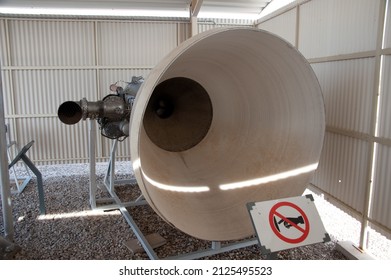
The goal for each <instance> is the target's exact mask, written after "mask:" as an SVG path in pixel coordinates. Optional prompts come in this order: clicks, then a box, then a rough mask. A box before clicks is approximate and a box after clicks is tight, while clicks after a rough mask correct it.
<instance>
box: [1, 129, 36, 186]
mask: <svg viewBox="0 0 391 280" xmlns="http://www.w3.org/2000/svg"><path fill="white" fill-rule="evenodd" d="M9 131H10V130H9V125H8V124H6V134H7V156H8V162H11V161H12V159H13V158H14V157H15V156H16V155H17V154H18V153H20V147H19V145H18V143H16V141H12V140H11V134H10V132H9ZM23 166H24V169H25V172H26V173H27V176H24V177H22V176H18V175H17V170H16V169H15V166H12V167H11V169H12V177H13V178H12V179H10V181H13V182H14V183H15V185H16V189H14V188H12V189H11V192H12V194H16V193H18V194H19V193H21V192H23V191H24V189H25V188H26V186H27V184H28V183H29V182H30V180H31V179H32V178H33V176H32V175H31V174H30V170H29V169H28V167H27V165H26V164H25V163H24V162H23Z"/></svg>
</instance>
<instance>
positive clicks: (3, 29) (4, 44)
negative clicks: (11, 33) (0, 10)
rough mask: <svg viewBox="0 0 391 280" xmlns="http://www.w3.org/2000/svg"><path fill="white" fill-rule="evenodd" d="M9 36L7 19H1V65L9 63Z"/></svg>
mask: <svg viewBox="0 0 391 280" xmlns="http://www.w3.org/2000/svg"><path fill="white" fill-rule="evenodd" d="M6 40H7V36H6V21H5V20H0V50H2V51H1V52H0V65H8V58H7V52H6V49H7V41H6Z"/></svg>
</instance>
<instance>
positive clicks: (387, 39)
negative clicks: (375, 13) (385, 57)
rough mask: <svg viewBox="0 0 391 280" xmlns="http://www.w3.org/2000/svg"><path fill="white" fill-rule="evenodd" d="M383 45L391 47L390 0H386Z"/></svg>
mask: <svg viewBox="0 0 391 280" xmlns="http://www.w3.org/2000/svg"><path fill="white" fill-rule="evenodd" d="M384 47H385V48H391V2H390V1H389V0H388V6H387V15H386V26H385V31H384Z"/></svg>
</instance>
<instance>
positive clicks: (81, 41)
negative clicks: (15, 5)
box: [9, 20, 95, 66]
mask: <svg viewBox="0 0 391 280" xmlns="http://www.w3.org/2000/svg"><path fill="white" fill-rule="evenodd" d="M9 29H10V47H11V48H12V53H13V55H12V65H13V66H74V65H77V66H85V65H94V59H95V55H94V29H93V23H92V22H82V21H80V22H79V21H39V20H14V21H10V23H9Z"/></svg>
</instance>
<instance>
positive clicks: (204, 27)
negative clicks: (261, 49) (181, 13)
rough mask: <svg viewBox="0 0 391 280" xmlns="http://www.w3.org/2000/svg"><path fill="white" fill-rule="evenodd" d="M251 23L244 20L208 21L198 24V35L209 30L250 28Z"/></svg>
mask: <svg viewBox="0 0 391 280" xmlns="http://www.w3.org/2000/svg"><path fill="white" fill-rule="evenodd" d="M252 25H253V22H252V21H250V20H245V19H218V18H216V19H208V20H201V21H199V22H198V33H201V32H204V31H208V30H210V29H214V28H219V27H229V26H232V27H234V26H252Z"/></svg>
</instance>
